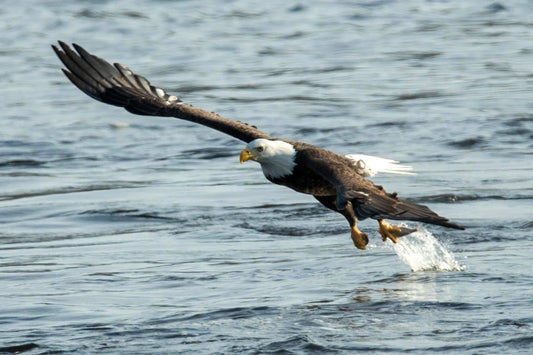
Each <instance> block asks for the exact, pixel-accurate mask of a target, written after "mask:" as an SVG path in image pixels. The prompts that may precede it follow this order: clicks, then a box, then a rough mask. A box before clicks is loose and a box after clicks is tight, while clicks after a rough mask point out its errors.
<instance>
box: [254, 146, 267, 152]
mask: <svg viewBox="0 0 533 355" xmlns="http://www.w3.org/2000/svg"><path fill="white" fill-rule="evenodd" d="M255 150H257V151H258V152H259V153H261V152H262V151H263V150H265V148H263V147H262V146H259V147H257V148H255Z"/></svg>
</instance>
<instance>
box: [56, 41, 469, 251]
mask: <svg viewBox="0 0 533 355" xmlns="http://www.w3.org/2000/svg"><path fill="white" fill-rule="evenodd" d="M59 47H60V48H59ZM59 47H57V46H55V45H52V48H53V49H54V51H55V53H56V54H57V56H58V57H59V59H60V60H61V61H62V62H63V64H64V65H65V66H66V68H67V69H62V70H63V72H64V73H65V75H66V76H67V77H68V78H69V79H70V81H71V82H72V83H73V84H74V85H76V86H77V87H78V88H79V89H80V90H81V91H83V92H84V93H86V94H87V95H89V96H90V97H92V98H93V99H95V100H98V101H101V102H104V103H106V104H111V105H115V106H120V107H124V108H125V109H126V110H128V111H129V112H131V113H134V114H138V115H149V116H167V117H176V118H180V119H183V120H187V121H191V122H195V123H198V124H201V125H204V126H207V127H211V128H213V129H216V130H218V131H221V132H223V133H226V134H228V135H230V136H233V137H235V138H237V139H239V140H241V141H244V142H246V143H247V145H246V147H245V148H244V149H243V150H242V152H241V153H240V162H241V163H244V162H246V161H249V160H252V161H256V162H258V163H259V164H260V165H261V168H262V170H263V173H264V175H265V177H266V178H267V179H268V180H269V181H271V182H273V183H275V184H278V185H284V186H287V187H289V188H291V189H293V190H295V191H298V192H301V193H304V194H309V195H313V196H314V197H315V198H316V199H317V200H318V201H319V202H320V203H322V204H323V205H324V206H325V207H327V208H329V209H331V210H333V211H336V212H338V213H340V214H342V215H343V216H344V217H345V218H346V220H347V221H348V223H349V225H350V228H351V238H352V241H353V243H354V245H355V246H356V247H357V248H359V249H366V246H367V244H368V236H367V235H366V234H365V233H363V232H362V231H360V230H359V229H358V228H357V221H358V220H363V219H365V218H373V219H375V220H377V221H378V223H379V228H378V232H379V233H380V234H381V236H382V239H383V241H386V240H387V239H390V240H392V241H393V242H394V243H396V242H397V240H398V238H399V237H401V236H404V235H407V234H410V233H412V232H414V231H415V230H416V229H412V228H407V227H400V226H396V225H391V224H389V223H388V222H386V221H385V219H392V220H410V221H418V222H425V223H430V224H435V225H440V226H444V227H448V228H455V229H464V227H463V226H461V225H458V224H455V223H452V222H450V221H449V220H448V219H447V218H444V217H441V216H439V215H438V214H436V213H435V212H433V211H432V210H430V209H429V208H428V207H426V206H423V205H419V204H415V203H411V202H407V201H404V200H401V199H399V198H398V196H397V194H396V193H387V192H386V191H385V190H384V189H383V187H381V186H378V185H375V184H374V183H373V182H371V181H370V180H368V179H367V177H370V176H372V175H374V174H375V173H378V172H387V173H396V174H407V173H409V168H410V167H407V166H401V165H397V164H396V163H397V162H395V161H392V160H388V159H383V158H376V157H368V156H362V157H361V156H344V155H340V154H336V153H334V152H331V151H328V150H326V149H322V148H319V147H317V146H314V145H312V144H308V143H304V142H299V141H293V140H287V139H280V138H275V137H272V136H270V135H269V134H267V133H265V132H262V131H260V130H259V129H258V128H256V127H255V126H251V125H249V124H246V123H243V122H239V121H234V120H230V119H227V118H224V117H221V116H219V115H218V114H216V113H213V112H208V111H205V110H202V109H200V108H196V107H194V106H191V105H189V104H186V103H184V102H183V101H181V100H180V99H179V98H177V97H176V96H172V95H169V94H167V93H166V92H165V90H163V89H161V88H158V87H155V86H153V85H151V84H150V82H149V81H148V80H146V79H145V78H144V77H142V76H140V75H137V74H135V73H133V72H132V71H131V70H130V69H128V68H127V67H125V66H124V65H122V64H119V63H115V64H114V65H111V64H110V63H108V62H107V61H105V60H103V59H101V58H99V57H97V56H94V55H92V54H90V53H88V52H87V51H86V50H85V49H83V48H82V47H80V46H79V45H76V44H73V47H74V49H75V51H74V50H72V49H71V48H70V47H69V46H68V45H67V44H65V43H64V42H61V41H59Z"/></svg>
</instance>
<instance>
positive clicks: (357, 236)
mask: <svg viewBox="0 0 533 355" xmlns="http://www.w3.org/2000/svg"><path fill="white" fill-rule="evenodd" d="M315 198H316V199H317V200H318V201H320V203H322V204H323V205H324V206H326V207H327V208H329V209H331V210H333V211H336V212H339V213H340V214H342V215H343V216H344V218H346V220H347V221H348V223H349V224H350V228H351V237H352V241H353V244H354V245H355V247H356V248H357V249H363V250H364V249H366V245H367V244H368V236H367V235H366V234H365V233H363V232H361V231H360V230H359V228H357V217H355V213H354V211H353V207H352V203H351V202H348V204H347V205H346V208H345V209H343V210H338V209H337V207H336V204H335V201H336V199H337V197H336V196H315Z"/></svg>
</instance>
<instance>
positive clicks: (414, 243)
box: [393, 228, 465, 272]
mask: <svg viewBox="0 0 533 355" xmlns="http://www.w3.org/2000/svg"><path fill="white" fill-rule="evenodd" d="M393 248H394V251H395V252H396V254H397V255H398V257H399V258H400V260H401V261H403V262H404V263H405V264H407V265H408V266H409V267H410V268H411V270H412V271H414V272H417V271H462V270H464V269H465V266H464V265H461V264H459V262H458V261H457V260H456V259H455V257H454V256H453V254H452V253H451V252H449V251H448V250H447V249H446V248H445V247H444V245H442V243H440V242H439V241H438V239H437V238H435V237H434V236H433V234H431V233H430V232H429V231H427V230H425V229H424V228H420V229H419V230H418V231H416V232H414V233H412V234H409V235H407V236H405V237H402V238H400V239H399V241H398V243H397V244H393Z"/></svg>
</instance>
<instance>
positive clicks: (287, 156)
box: [240, 138, 296, 179]
mask: <svg viewBox="0 0 533 355" xmlns="http://www.w3.org/2000/svg"><path fill="white" fill-rule="evenodd" d="M295 155H296V150H295V149H294V147H293V145H292V144H290V143H287V142H284V141H279V140H270V139H264V138H258V139H255V140H253V141H251V142H250V143H248V144H247V145H246V148H244V149H243V150H242V152H241V157H240V159H241V164H242V163H244V162H245V161H248V160H254V161H256V162H258V163H259V164H261V168H262V169H263V174H265V176H266V177H267V178H274V179H275V178H280V177H283V176H287V175H290V174H292V170H293V169H294V166H295V165H296V163H295V162H294V157H295Z"/></svg>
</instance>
